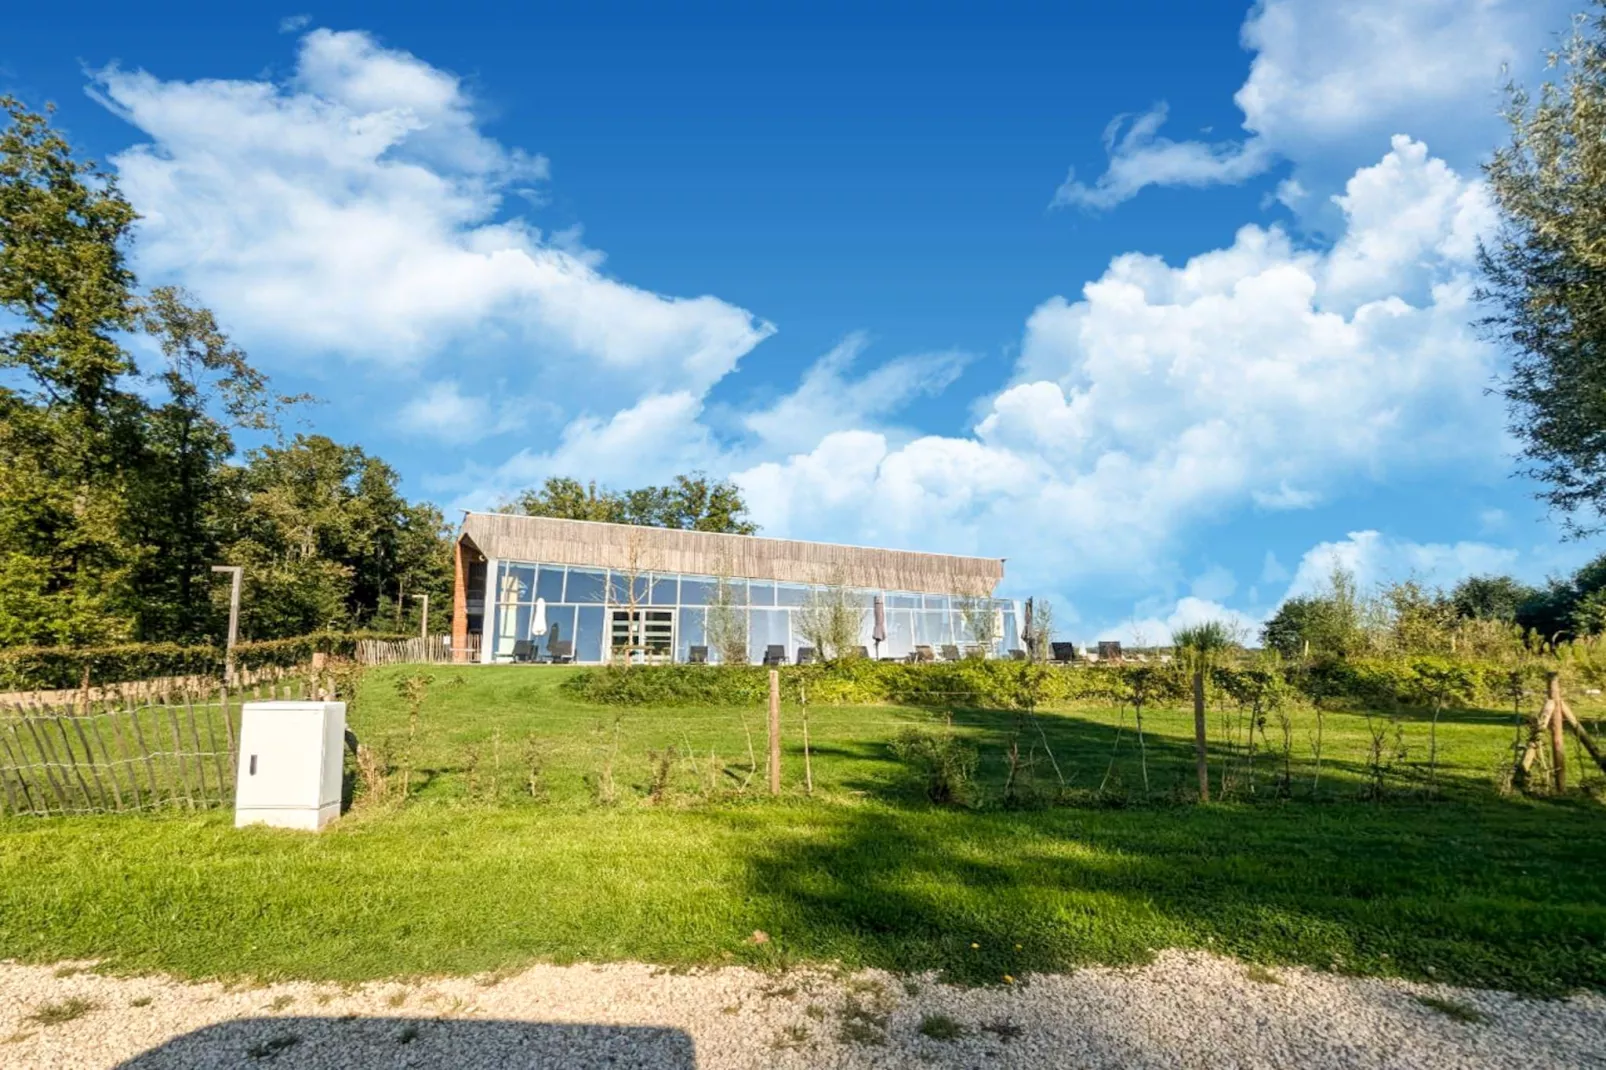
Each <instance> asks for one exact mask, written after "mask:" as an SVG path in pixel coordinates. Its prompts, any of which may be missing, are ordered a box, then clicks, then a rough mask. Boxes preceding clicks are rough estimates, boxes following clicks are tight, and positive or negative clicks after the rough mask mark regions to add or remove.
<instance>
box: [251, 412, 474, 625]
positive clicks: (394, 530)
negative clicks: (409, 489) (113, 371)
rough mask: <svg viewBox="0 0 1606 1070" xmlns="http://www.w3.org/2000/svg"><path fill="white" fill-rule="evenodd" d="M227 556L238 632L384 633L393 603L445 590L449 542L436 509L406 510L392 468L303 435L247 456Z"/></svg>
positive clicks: (441, 599)
mask: <svg viewBox="0 0 1606 1070" xmlns="http://www.w3.org/2000/svg"><path fill="white" fill-rule="evenodd" d="M231 482H232V488H231V490H232V495H233V502H232V503H231V506H230V508H229V510H228V516H229V525H228V530H227V533H226V540H225V553H226V554H227V555H228V557H229V559H230V560H231V561H233V562H234V563H236V564H240V565H243V566H245V570H246V571H245V581H246V598H245V602H244V610H243V612H242V615H241V620H242V625H241V630H242V634H244V635H247V636H250V637H252V638H258V639H265V638H274V637H279V636H286V635H300V634H304V633H306V632H310V631H315V630H318V629H320V628H346V627H355V626H361V625H369V624H375V623H377V624H379V625H381V626H384V625H389V624H390V623H391V621H389V620H386V619H384V618H385V614H384V611H385V610H386V609H391V608H393V607H394V606H395V600H394V599H395V598H396V597H397V596H400V597H403V598H405V597H406V596H407V595H409V594H415V593H416V594H423V593H429V594H431V595H432V596H433V597H434V598H435V604H436V605H437V606H439V607H441V610H440V612H441V616H440V618H439V619H440V620H443V621H444V619H445V612H444V611H445V607H446V606H447V604H448V603H447V596H448V594H449V592H450V590H451V587H450V578H449V577H450V571H449V570H450V567H451V565H450V543H449V542H448V540H447V537H446V533H445V531H444V525H443V524H442V522H441V516H440V513H439V511H437V510H436V509H435V508H434V507H433V506H429V505H413V504H410V503H408V502H407V501H406V500H405V499H404V498H403V497H402V496H401V495H400V493H399V492H398V490H397V485H398V482H399V480H398V478H397V475H396V472H395V470H394V469H392V468H391V467H390V466H389V465H387V464H385V462H383V461H381V460H380V459H379V458H377V457H370V456H368V455H367V454H366V453H364V452H363V450H362V449H361V448H359V447H357V446H343V445H340V444H339V443H337V442H334V441H333V440H332V439H329V438H326V437H324V436H322V435H299V436H297V437H296V439H295V440H294V441H293V442H291V443H290V444H288V445H286V446H264V447H262V448H260V449H257V450H253V451H252V452H251V454H250V456H249V460H248V463H247V464H246V465H245V467H244V468H243V469H239V470H237V471H236V472H235V473H234V474H233V476H232V480H231Z"/></svg>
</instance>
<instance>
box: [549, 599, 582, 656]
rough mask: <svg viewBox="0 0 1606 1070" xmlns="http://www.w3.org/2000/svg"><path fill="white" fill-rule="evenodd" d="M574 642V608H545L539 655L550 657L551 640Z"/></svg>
mask: <svg viewBox="0 0 1606 1070" xmlns="http://www.w3.org/2000/svg"><path fill="white" fill-rule="evenodd" d="M554 639H556V640H558V641H560V642H562V641H565V640H567V641H568V642H571V643H572V642H574V607H573V606H547V607H546V634H545V635H543V636H542V637H541V654H542V656H543V657H551V656H552V640H554Z"/></svg>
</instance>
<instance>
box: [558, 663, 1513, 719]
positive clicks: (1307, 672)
mask: <svg viewBox="0 0 1606 1070" xmlns="http://www.w3.org/2000/svg"><path fill="white" fill-rule="evenodd" d="M1543 676H1544V669H1543V667H1542V666H1539V665H1530V666H1529V667H1527V668H1522V669H1517V668H1513V667H1511V666H1503V665H1498V664H1495V663H1487V662H1479V661H1471V660H1458V659H1449V658H1434V657H1418V658H1408V659H1404V660H1400V661H1389V660H1384V659H1352V660H1335V661H1322V662H1316V663H1288V664H1283V663H1279V662H1277V661H1275V660H1267V661H1255V662H1250V663H1246V664H1241V665H1223V666H1219V667H1217V668H1214V669H1212V670H1211V673H1210V679H1211V687H1212V689H1213V690H1214V691H1215V692H1217V693H1218V694H1224V695H1226V696H1228V698H1229V699H1230V700H1234V701H1238V702H1243V703H1245V704H1255V703H1259V704H1261V705H1263V706H1265V705H1272V704H1275V703H1276V702H1278V701H1280V700H1281V699H1282V698H1284V697H1287V696H1294V695H1297V696H1300V697H1302V698H1304V699H1306V700H1318V699H1319V700H1349V701H1354V702H1359V703H1364V704H1366V705H1369V706H1385V707H1386V706H1390V705H1399V706H1416V707H1421V706H1430V705H1432V704H1433V703H1434V702H1435V701H1439V702H1442V703H1443V704H1445V705H1449V706H1455V705H1464V704H1468V703H1474V702H1482V703H1508V702H1510V701H1511V700H1512V697H1513V687H1514V686H1521V687H1523V688H1524V690H1525V692H1526V693H1529V694H1532V693H1533V692H1534V691H1536V690H1537V689H1538V688H1540V687H1542V686H1543ZM780 680H781V692H782V697H783V698H784V699H785V700H786V701H789V702H795V701H797V700H798V699H799V698H800V697H802V696H803V695H807V697H808V700H809V701H810V702H817V703H827V704H840V705H878V704H903V705H955V704H958V705H973V706H991V707H1003V708H1015V707H1018V706H1024V705H1028V704H1031V705H1057V704H1061V703H1068V702H1077V701H1099V702H1108V703H1125V702H1131V701H1133V700H1134V699H1135V698H1137V699H1141V700H1142V701H1143V702H1145V703H1174V702H1180V701H1184V700H1186V699H1187V698H1188V696H1189V695H1190V694H1191V687H1192V681H1191V678H1190V676H1189V673H1188V670H1187V668H1186V667H1185V666H1183V665H1181V664H1180V663H1177V662H1169V663H1164V664H1152V663H1151V664H1124V665H1085V664H1084V665H1041V664H1026V663H1022V662H1012V661H981V660H975V661H968V660H967V661H958V662H938V663H935V664H924V665H910V664H904V663H902V662H882V661H871V660H868V659H852V660H848V661H843V662H838V663H836V664H834V665H789V666H786V667H784V668H782V669H781V672H780ZM563 687H564V689H565V690H566V691H568V693H569V694H571V695H573V696H574V697H575V698H578V699H581V700H583V701H587V702H593V703H598V704H602V705H610V706H744V705H752V704H754V703H760V702H763V701H764V700H765V697H766V696H767V695H768V693H769V670H768V669H765V668H763V667H760V666H756V665H730V666H719V665H655V666H635V667H629V668H625V667H616V666H609V667H604V668H598V669H587V670H585V671H583V672H579V673H576V674H575V675H574V676H572V677H570V678H569V679H568V680H566V681H564V684H563Z"/></svg>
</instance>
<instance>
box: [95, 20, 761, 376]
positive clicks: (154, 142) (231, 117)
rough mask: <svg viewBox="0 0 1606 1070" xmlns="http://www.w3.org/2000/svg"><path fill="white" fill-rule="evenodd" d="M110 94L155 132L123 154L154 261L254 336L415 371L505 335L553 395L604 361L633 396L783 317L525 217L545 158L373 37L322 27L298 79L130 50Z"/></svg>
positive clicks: (749, 341)
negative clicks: (220, 73) (226, 72)
mask: <svg viewBox="0 0 1606 1070" xmlns="http://www.w3.org/2000/svg"><path fill="white" fill-rule="evenodd" d="M94 92H95V94H96V95H97V96H98V97H99V99H101V100H102V101H103V102H105V103H106V104H107V105H108V106H110V107H111V108H113V109H114V110H115V111H116V112H117V113H118V114H119V115H121V116H122V117H124V118H125V119H127V120H128V121H129V122H130V123H132V124H133V125H134V126H136V127H138V128H139V130H140V131H141V132H142V133H143V134H144V135H145V136H146V137H147V138H149V140H148V141H147V142H145V143H142V144H139V145H136V146H135V147H133V148H131V149H129V150H127V151H125V152H122V153H119V154H117V155H116V156H114V157H113V161H114V162H115V163H116V165H117V168H118V171H119V174H120V176H121V180H122V183H123V188H124V190H125V191H126V192H127V193H128V195H129V197H130V199H131V200H132V201H133V202H134V203H135V205H136V206H138V208H139V209H140V212H141V214H142V217H143V218H142V219H141V221H140V224H139V242H138V245H137V246H136V249H137V255H138V258H139V267H140V269H141V273H142V275H144V276H146V277H148V278H154V279H162V278H178V277H181V278H182V279H183V281H184V283H185V284H186V285H187V286H189V287H190V288H191V289H192V290H194V291H196V292H197V293H199V294H200V295H201V297H202V298H203V299H204V300H205V301H206V302H207V303H208V304H209V305H211V306H213V307H214V308H216V309H217V310H218V312H219V314H220V316H221V317H222V318H223V320H224V321H225V322H227V323H229V324H230V325H231V327H232V329H233V330H235V331H236V333H238V334H240V335H241V336H242V337H243V338H244V339H245V340H246V341H247V342H253V341H264V340H266V341H271V342H275V343H280V344H281V345H282V346H283V347H284V348H286V349H288V350H291V351H300V352H313V353H321V352H330V353H339V354H341V355H343V356H349V357H356V358H360V359H366V360H369V361H372V362H375V363H377V364H380V365H385V366H399V367H403V368H406V367H411V366H415V365H417V364H419V363H420V362H422V361H424V360H426V359H427V358H428V357H430V356H431V355H433V354H437V353H439V352H441V351H442V350H443V349H444V348H446V347H447V346H448V345H458V346H461V345H464V344H467V343H468V342H473V343H475V344H480V345H483V344H485V343H486V342H487V340H496V341H500V342H502V343H503V344H504V345H506V346H516V347H518V348H519V349H521V350H523V351H524V353H525V354H526V359H527V360H528V361H529V362H530V368H529V374H530V376H531V378H534V379H538V380H539V381H540V382H541V383H542V385H543V388H544V389H547V390H548V392H549V393H550V392H551V391H553V390H557V389H560V388H561V387H563V386H564V385H565V384H568V385H574V384H579V383H583V382H592V383H594V382H595V378H596V376H597V375H599V374H600V375H606V376H608V377H609V379H610V384H611V388H612V389H614V390H615V392H616V393H618V394H621V395H623V396H624V397H625V400H626V401H627V402H629V401H632V400H634V399H637V398H641V397H646V396H648V395H651V394H653V393H659V392H664V391H668V390H673V389H691V390H693V391H700V390H701V389H704V388H706V387H707V385H709V384H711V383H713V382H715V381H717V380H718V379H719V378H720V377H722V376H724V375H726V374H727V373H729V372H730V371H731V370H732V369H733V368H734V367H735V366H736V364H737V362H738V361H739V360H740V359H741V357H742V356H743V355H744V354H746V353H747V352H748V351H749V350H751V349H752V348H753V347H754V346H755V345H757V344H758V342H760V341H761V340H762V339H764V338H765V337H766V336H767V335H769V334H770V333H771V332H772V331H773V328H772V327H771V326H770V325H769V324H767V323H764V322H762V321H759V320H757V319H755V318H754V317H753V316H752V315H751V314H749V313H748V312H746V311H744V310H742V309H740V308H736V307H734V306H732V305H729V304H726V303H725V302H723V301H720V300H718V299H716V298H713V297H706V296H705V297H695V298H689V299H687V298H676V297H667V296H663V295H660V294H655V293H652V292H649V291H646V290H643V289H640V288H638V287H634V286H631V285H628V284H627V283H624V282H621V281H619V280H617V279H613V278H610V277H608V276H606V275H604V274H602V273H601V271H600V270H599V268H598V264H599V263H600V260H599V258H598V257H597V255H596V254H595V253H593V252H591V251H588V250H584V249H582V248H581V247H580V246H579V244H578V234H577V232H572V233H566V234H563V235H560V236H558V237H557V238H556V239H555V240H547V239H545V238H544V237H543V235H542V234H541V233H540V231H539V230H537V229H536V228H534V227H532V226H530V225H528V224H526V223H524V222H522V221H520V220H519V219H517V218H509V217H508V216H507V215H506V213H505V212H504V211H503V198H504V195H505V193H507V192H508V191H514V190H519V189H523V188H526V187H529V186H531V185H532V184H538V183H540V182H541V181H543V180H544V179H545V178H546V176H547V172H548V165H547V161H546V160H545V159H544V158H542V157H540V156H535V155H528V154H525V153H522V152H519V151H516V150H512V149H508V148H505V147H504V146H502V145H500V144H498V143H497V142H496V141H494V140H493V139H490V138H488V137H486V136H484V135H483V134H482V133H480V131H479V125H478V121H477V119H476V117H475V114H474V108H473V103H474V102H473V100H472V99H471V98H470V96H469V94H468V93H467V91H466V90H465V88H464V86H463V84H462V82H461V80H460V79H459V78H457V77H456V76H455V75H453V74H451V73H449V72H446V71H443V70H440V69H438V68H435V67H432V66H431V65H429V64H427V63H425V62H424V61H422V60H420V59H418V58H417V57H415V56H412V55H410V54H408V53H405V52H400V51H397V50H393V49H387V48H384V47H383V46H381V45H380V44H379V43H378V42H377V41H375V40H374V39H373V38H372V37H371V36H369V35H367V34H364V33H335V32H331V31H329V30H314V31H313V32H311V33H308V34H307V35H306V36H304V37H303V38H302V39H301V41H300V48H299V53H298V56H297V61H296V67H295V71H294V73H293V74H292V75H291V76H290V77H289V78H288V79H287V80H285V81H283V82H269V81H217V80H197V81H193V82H184V81H163V80H160V79H158V78H156V77H155V76H153V75H151V74H148V73H145V72H143V71H133V72H130V71H123V70H120V69H118V68H115V67H113V68H108V69H106V70H104V71H101V72H100V73H99V74H98V75H97V77H96V81H95V86H94Z"/></svg>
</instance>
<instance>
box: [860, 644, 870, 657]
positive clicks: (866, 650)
mask: <svg viewBox="0 0 1606 1070" xmlns="http://www.w3.org/2000/svg"><path fill="white" fill-rule="evenodd" d="M869 656H870V648H869V647H867V646H861V647H860V648H859V657H861V658H869Z"/></svg>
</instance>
